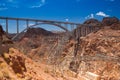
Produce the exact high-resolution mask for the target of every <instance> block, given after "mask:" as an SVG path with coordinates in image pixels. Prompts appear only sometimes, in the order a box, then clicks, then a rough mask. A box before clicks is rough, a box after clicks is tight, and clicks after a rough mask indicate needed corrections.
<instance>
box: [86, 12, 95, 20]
mask: <svg viewBox="0 0 120 80" xmlns="http://www.w3.org/2000/svg"><path fill="white" fill-rule="evenodd" d="M91 18H94V14H93V13H91V14H90V15H88V16H86V17H85V19H91Z"/></svg>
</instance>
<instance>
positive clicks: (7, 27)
mask: <svg viewBox="0 0 120 80" xmlns="http://www.w3.org/2000/svg"><path fill="white" fill-rule="evenodd" d="M6 33H8V19H7V18H6Z"/></svg>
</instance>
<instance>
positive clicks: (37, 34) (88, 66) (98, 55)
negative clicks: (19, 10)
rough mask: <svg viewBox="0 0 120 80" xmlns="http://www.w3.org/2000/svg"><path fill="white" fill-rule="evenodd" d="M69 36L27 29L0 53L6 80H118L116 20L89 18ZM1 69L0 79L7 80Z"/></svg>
mask: <svg viewBox="0 0 120 80" xmlns="http://www.w3.org/2000/svg"><path fill="white" fill-rule="evenodd" d="M71 34H72V35H71ZM71 34H69V33H52V32H49V31H46V30H43V29H40V28H39V29H38V28H30V29H28V31H27V32H26V33H25V35H24V36H23V37H22V38H21V39H20V41H16V42H14V44H12V43H11V44H12V46H11V45H10V46H9V47H8V48H7V49H8V50H7V51H6V50H5V51H2V53H1V54H2V55H1V57H0V59H1V65H3V64H4V65H5V66H7V67H9V68H10V69H9V68H7V71H8V72H7V73H8V75H9V79H13V80H17V79H18V80H22V79H24V80H119V79H120V59H119V58H120V48H119V47H120V40H119V38H120V21H119V19H117V18H115V17H113V18H104V19H103V20H102V22H100V21H98V20H95V19H90V20H87V21H85V22H84V24H82V25H80V26H79V27H77V28H76V29H75V30H74V31H72V32H71ZM1 45H4V46H5V44H4V43H1ZM10 47H13V48H10ZM1 49H3V47H2V48H1ZM16 64H17V65H16ZM3 69H4V68H3V67H2V69H1V73H0V74H1V75H2V76H3V77H1V79H7V80H9V79H8V78H7V77H5V76H4V72H3ZM5 69H6V68H5Z"/></svg>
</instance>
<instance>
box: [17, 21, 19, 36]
mask: <svg viewBox="0 0 120 80" xmlns="http://www.w3.org/2000/svg"><path fill="white" fill-rule="evenodd" d="M17 34H19V20H18V19H17Z"/></svg>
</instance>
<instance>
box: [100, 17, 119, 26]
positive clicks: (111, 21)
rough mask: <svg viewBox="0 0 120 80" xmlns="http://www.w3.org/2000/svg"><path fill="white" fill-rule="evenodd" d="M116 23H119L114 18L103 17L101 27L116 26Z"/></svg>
mask: <svg viewBox="0 0 120 80" xmlns="http://www.w3.org/2000/svg"><path fill="white" fill-rule="evenodd" d="M118 23H119V19H118V18H116V17H105V18H103V20H102V24H103V26H111V25H113V24H118Z"/></svg>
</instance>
